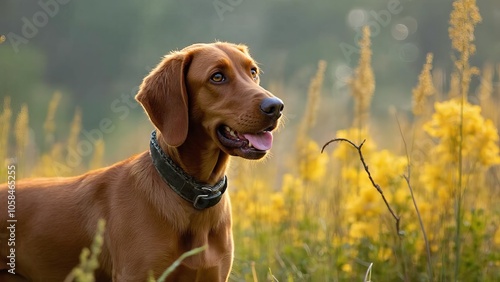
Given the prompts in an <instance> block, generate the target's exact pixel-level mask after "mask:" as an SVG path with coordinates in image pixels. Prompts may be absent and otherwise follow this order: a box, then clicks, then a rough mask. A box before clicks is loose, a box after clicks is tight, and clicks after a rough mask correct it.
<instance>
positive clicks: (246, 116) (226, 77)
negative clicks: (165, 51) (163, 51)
mask: <svg viewBox="0 0 500 282" xmlns="http://www.w3.org/2000/svg"><path fill="white" fill-rule="evenodd" d="M259 82H260V80H259V68H258V66H257V64H256V62H255V61H254V60H253V59H252V58H251V57H250V55H249V53H248V48H247V47H246V46H244V45H235V44H231V43H221V42H219V43H213V44H194V45H191V46H189V47H186V48H184V49H183V50H181V51H177V52H173V53H171V54H169V55H167V56H166V57H165V58H164V59H163V61H162V62H161V63H160V64H159V65H158V66H157V67H156V68H155V69H154V70H153V71H152V72H151V73H150V74H149V75H148V76H147V77H146V78H145V79H144V81H143V83H142V85H141V87H140V90H139V93H138V94H137V96H136V99H137V101H139V102H140V103H141V105H142V106H143V107H144V109H145V110H146V112H147V114H148V116H149V118H150V120H151V121H152V123H153V124H154V125H155V127H156V128H157V129H158V130H159V131H160V132H161V135H162V136H163V138H164V139H165V142H166V143H167V144H168V145H169V146H174V147H178V146H181V145H182V144H184V142H186V139H187V138H188V136H189V138H209V139H211V140H212V142H213V143H214V144H216V145H217V146H218V147H219V148H220V149H221V150H222V151H224V152H226V153H227V154H230V155H236V156H240V157H243V158H247V159H260V158H262V157H263V156H265V155H266V153H267V152H268V151H269V149H270V148H271V145H272V142H273V135H272V131H273V130H274V129H275V128H276V127H277V126H278V122H279V119H280V117H281V115H282V110H283V102H282V101H281V100H280V99H278V98H276V97H275V96H274V95H273V94H271V93H270V92H269V91H267V90H266V89H264V88H262V87H261V86H260V85H259ZM190 134H193V136H190ZM200 134H203V136H200Z"/></svg>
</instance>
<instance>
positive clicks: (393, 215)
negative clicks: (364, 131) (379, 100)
mask: <svg viewBox="0 0 500 282" xmlns="http://www.w3.org/2000/svg"><path fill="white" fill-rule="evenodd" d="M365 141H366V139H365V140H363V142H361V144H360V145H359V146H358V145H356V144H354V143H353V142H352V141H351V140H349V139H346V138H335V139H332V140H330V141H328V142H326V144H325V145H323V148H321V153H323V151H324V150H325V148H326V146H328V145H330V144H331V143H333V142H347V143H349V144H351V146H353V147H354V148H355V149H356V150H357V151H358V154H359V159H360V160H361V163H362V164H363V168H364V169H365V171H366V174H368V178H369V179H370V182H371V183H372V185H373V187H375V189H377V191H378V192H379V194H380V196H382V200H384V203H385V205H386V206H387V209H388V210H389V212H390V213H391V215H392V217H394V220H396V232H397V234H398V235H401V234H402V233H401V232H400V229H399V221H400V218H399V216H397V215H396V213H395V212H394V211H393V210H392V208H391V206H390V205H389V202H388V201H387V199H386V198H385V195H384V192H383V191H382V188H380V185H378V184H377V183H375V181H374V180H373V178H372V174H371V173H370V170H369V169H368V165H367V164H366V162H365V158H364V157H363V153H362V152H361V148H362V147H363V144H365Z"/></svg>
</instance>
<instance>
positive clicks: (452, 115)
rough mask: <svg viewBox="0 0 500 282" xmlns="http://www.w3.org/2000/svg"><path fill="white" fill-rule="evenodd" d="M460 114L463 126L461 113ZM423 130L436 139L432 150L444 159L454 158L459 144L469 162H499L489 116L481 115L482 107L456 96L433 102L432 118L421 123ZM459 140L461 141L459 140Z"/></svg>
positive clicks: (453, 159)
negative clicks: (460, 99) (462, 100)
mask: <svg viewBox="0 0 500 282" xmlns="http://www.w3.org/2000/svg"><path fill="white" fill-rule="evenodd" d="M461 114H462V115H463V120H462V126H461V125H460V122H461V121H460V115H461ZM424 130H425V131H426V132H427V133H428V134H429V135H430V136H432V137H434V138H437V139H438V141H439V142H438V144H437V145H436V146H435V147H434V148H433V149H432V150H433V152H432V153H431V154H432V155H433V156H435V157H434V159H436V157H439V158H441V161H442V162H444V163H448V162H456V161H457V155H458V150H459V149H460V148H459V147H460V146H461V149H462V152H463V156H464V158H465V159H467V160H468V161H469V162H470V163H471V164H475V163H476V162H479V164H481V165H483V166H491V165H494V164H499V163H500V156H499V155H498V153H499V151H498V145H497V144H498V132H497V129H496V128H495V126H494V125H493V123H492V121H491V120H485V119H484V118H483V117H482V116H481V108H480V107H479V106H475V105H471V104H470V103H468V102H464V104H463V105H461V104H460V101H459V100H457V99H452V100H448V101H444V102H440V103H436V104H435V113H434V114H433V115H432V120H431V121H429V122H428V123H426V124H424ZM460 142H461V143H462V144H460Z"/></svg>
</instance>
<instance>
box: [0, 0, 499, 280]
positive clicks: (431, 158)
mask: <svg viewBox="0 0 500 282" xmlns="http://www.w3.org/2000/svg"><path fill="white" fill-rule="evenodd" d="M480 21H481V16H480V14H479V11H478V9H477V7H476V4H475V0H457V1H455V2H454V4H453V11H452V14H451V16H450V27H449V35H450V39H451V42H452V48H453V50H452V52H453V54H454V58H455V59H454V63H455V64H454V68H455V69H454V71H453V72H452V74H451V77H450V81H451V83H450V86H449V87H448V89H446V90H444V89H443V87H441V86H437V85H436V83H435V81H436V79H434V77H433V75H434V73H433V55H432V54H428V55H427V60H426V63H425V64H424V66H423V67H422V71H421V74H420V76H419V78H418V84H417V85H416V86H415V87H414V88H413V91H412V96H413V105H412V107H413V108H412V109H413V111H412V112H413V113H412V115H406V114H398V113H395V114H394V119H395V120H396V122H397V124H398V125H399V131H400V134H399V135H395V136H385V138H387V139H389V138H390V139H396V141H394V140H388V142H395V143H400V144H402V145H401V146H399V147H398V148H397V149H393V150H388V149H380V147H382V146H380V145H379V144H377V143H376V142H375V140H374V138H372V135H373V132H375V131H377V128H375V127H374V126H373V125H372V123H370V119H371V117H370V104H371V99H372V96H373V93H374V91H375V77H374V72H373V70H372V68H371V56H372V52H371V49H370V44H371V43H370V32H369V29H368V28H365V29H364V30H363V38H362V39H361V41H360V42H359V45H360V47H361V52H360V58H359V64H358V67H357V69H356V70H355V73H354V76H353V77H352V79H351V80H350V83H349V86H350V89H351V93H352V98H353V99H354V119H353V121H352V127H350V128H346V129H344V130H339V131H337V132H336V134H335V136H336V137H337V138H345V139H347V140H349V141H351V142H352V143H353V144H354V145H357V146H359V145H361V144H362V146H361V147H358V148H359V149H360V150H359V151H358V150H357V149H356V148H355V147H354V146H352V145H351V144H349V143H348V142H344V141H338V142H333V143H330V144H329V145H328V146H327V147H326V148H324V151H323V153H322V147H323V145H324V144H325V141H328V140H322V141H321V142H319V141H315V140H313V139H312V138H311V137H310V136H311V134H310V132H311V131H312V130H313V129H314V128H318V127H321V126H322V125H319V124H318V123H317V121H316V120H317V108H318V107H319V105H320V98H321V89H322V82H323V75H324V72H325V69H326V67H327V66H326V63H325V62H323V61H321V62H319V64H318V70H317V73H316V75H315V77H313V78H312V80H311V84H310V87H309V93H308V101H307V105H306V109H305V113H304V116H303V117H302V119H301V122H300V124H299V125H298V126H296V127H295V128H294V130H296V131H295V132H294V133H293V137H294V138H293V140H292V141H290V140H288V141H289V142H291V143H295V146H294V148H295V150H293V151H290V152H288V153H287V155H286V156H285V157H280V158H279V159H278V158H275V157H274V158H270V159H268V160H265V161H263V162H260V163H258V164H255V163H251V162H248V161H245V160H234V161H233V163H232V168H231V171H230V183H231V191H230V195H231V199H232V202H233V217H234V226H233V229H234V239H235V262H234V266H233V272H232V275H231V280H232V281H500V206H499V205H498V200H499V199H500V167H499V164H500V154H499V136H498V125H499V122H500V112H499V111H498V110H497V109H499V108H500V93H499V89H498V87H496V88H495V87H494V86H493V81H494V80H495V75H497V77H498V78H497V81H498V80H500V65H498V66H497V67H496V69H495V66H494V65H493V63H494V62H492V63H491V64H487V65H485V66H484V67H482V68H481V70H480V69H478V68H477V67H475V66H471V65H470V64H469V61H470V57H471V56H473V54H474V53H475V51H476V50H475V46H474V27H475V25H476V24H478V23H479V22H480ZM472 79H478V80H479V81H480V83H479V86H478V87H477V89H471V86H470V85H471V80H472ZM471 97H474V99H471ZM60 98H61V97H60V95H58V94H55V95H54V99H53V100H52V102H51V104H50V105H49V107H48V114H47V119H46V121H45V125H44V132H45V141H46V142H45V144H44V148H45V149H44V150H40V151H41V152H42V153H41V154H40V156H39V158H38V159H37V160H38V161H37V162H36V163H35V164H29V165H30V166H31V169H30V170H31V171H32V173H30V175H23V176H24V177H27V176H34V175H36V176H54V175H56V174H57V175H60V174H61V170H58V171H57V173H55V170H54V169H53V168H54V167H57V165H58V164H60V163H62V162H63V161H62V160H64V159H65V158H66V154H67V152H68V148H72V146H73V147H74V146H76V143H77V142H78V138H79V134H80V130H81V113H80V112H77V113H76V114H75V117H74V120H73V122H72V125H71V126H70V128H71V129H70V130H69V133H68V137H67V139H66V141H65V142H55V141H54V138H53V134H54V132H55V130H56V129H55V125H54V124H55V121H54V113H55V111H56V110H57V106H58V103H59V100H60ZM9 101H10V100H9V98H5V100H4V101H3V110H2V111H1V112H0V159H2V160H3V159H6V158H7V157H9V156H7V152H8V144H9V143H15V144H16V146H15V147H14V148H15V151H16V156H17V160H18V165H19V166H21V165H23V163H26V165H28V162H29V160H27V159H25V158H24V155H25V153H26V150H27V142H28V141H27V140H28V139H29V138H28V136H27V135H28V126H29V117H28V116H29V114H28V109H27V107H26V106H23V107H22V108H21V110H20V112H19V114H17V115H13V114H12V110H11V108H10V106H9V104H10V102H9ZM471 101H477V102H475V103H472V102H471ZM285 127H286V125H285ZM11 129H12V130H11ZM287 130H289V129H287ZM282 131H284V129H283V130H282ZM9 132H13V133H14V134H12V135H11V136H10V137H9ZM277 134H278V135H279V134H280V133H277ZM9 138H12V139H13V140H15V142H9ZM359 153H361V155H360V154H359ZM103 154H104V142H102V141H100V142H98V143H97V144H96V146H95V148H94V151H93V156H92V157H91V158H90V161H89V164H88V166H86V165H85V166H82V167H80V169H81V170H85V169H89V168H95V167H99V166H100V160H101V159H102V156H103ZM362 161H364V162H366V165H367V167H364V166H363V163H362ZM283 163H285V165H283ZM4 169H5V166H4V167H0V175H5V171H3V170H4ZM367 170H368V171H367ZM368 172H369V173H368ZM369 176H370V177H372V179H370V178H369ZM372 180H373V182H372ZM377 188H378V189H377ZM382 195H383V196H384V198H385V200H386V202H384V199H383V197H382ZM391 211H392V212H393V213H392V214H391Z"/></svg>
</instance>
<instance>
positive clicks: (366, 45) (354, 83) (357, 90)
mask: <svg viewBox="0 0 500 282" xmlns="http://www.w3.org/2000/svg"><path fill="white" fill-rule="evenodd" d="M370 45H371V43H370V28H369V26H365V27H363V37H362V38H361V40H360V42H359V47H360V57H359V64H358V67H357V68H356V70H355V71H354V78H353V79H352V80H351V81H350V83H349V85H350V87H351V91H352V92H351V94H352V96H353V97H354V103H355V106H354V111H355V113H354V125H355V126H357V127H361V126H363V125H365V124H366V122H367V120H368V114H369V108H370V103H371V99H372V96H373V93H374V91H375V78H374V77H375V76H374V74H373V70H372V66H371V57H372V51H371V49H370Z"/></svg>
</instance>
